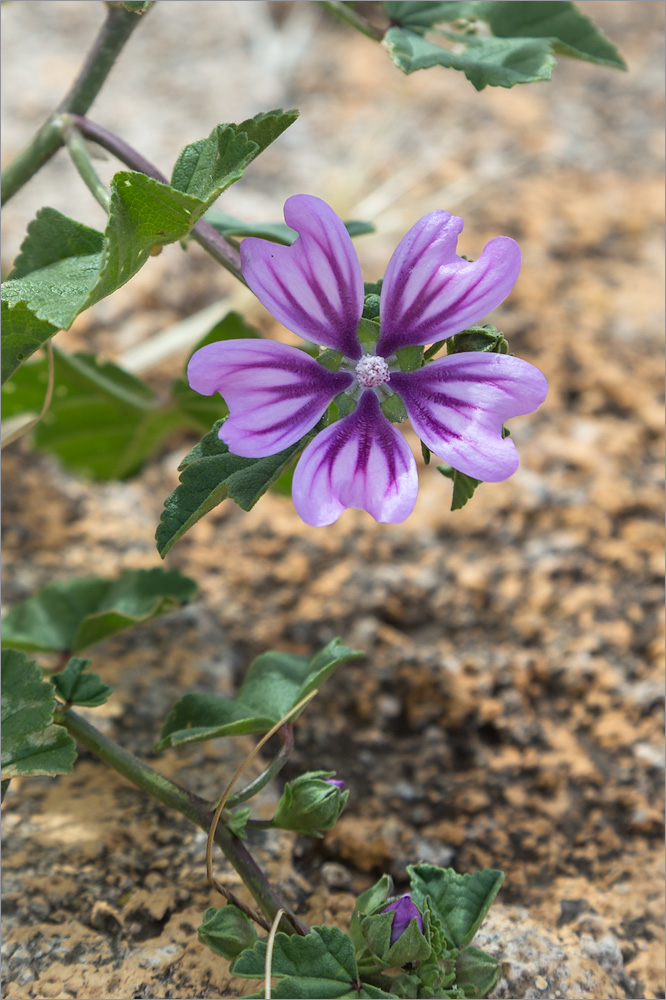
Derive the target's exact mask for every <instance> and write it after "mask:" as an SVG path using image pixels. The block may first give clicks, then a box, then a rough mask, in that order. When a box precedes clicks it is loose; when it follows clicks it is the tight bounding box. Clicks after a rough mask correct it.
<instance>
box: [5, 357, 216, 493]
mask: <svg viewBox="0 0 666 1000" xmlns="http://www.w3.org/2000/svg"><path fill="white" fill-rule="evenodd" d="M53 355H54V384H55V389H54V395H53V399H52V401H51V405H50V407H49V409H48V412H47V413H46V414H45V416H44V418H43V419H42V420H41V421H40V422H39V423H38V424H37V426H36V427H35V428H34V430H33V431H32V433H31V438H32V441H33V444H34V446H35V448H37V449H38V450H40V451H48V452H51V453H53V454H55V455H57V456H58V458H59V459H60V461H61V462H63V463H64V464H65V465H66V466H67V467H68V468H70V469H73V470H74V471H75V472H77V473H79V474H80V475H84V476H86V477H87V478H88V479H124V478H126V477H128V476H132V475H134V474H135V473H137V472H138V471H139V470H140V468H141V467H142V465H143V464H144V462H145V461H146V460H147V459H148V458H149V457H150V456H151V455H153V454H155V452H157V451H158V450H159V449H160V448H161V447H162V446H163V445H164V443H165V441H166V439H168V437H169V436H170V435H171V434H172V433H173V431H174V430H177V429H187V430H193V431H195V432H197V433H201V432H202V431H205V430H206V429H208V428H209V427H210V425H211V423H212V422H213V421H214V420H216V419H217V418H219V417H220V416H221V415H224V414H225V412H226V406H225V404H224V402H223V401H222V400H221V399H220V398H219V397H217V398H216V399H212V398H210V397H208V396H201V395H200V394H199V393H198V392H194V390H193V389H190V387H189V385H188V384H187V382H186V381H185V380H184V379H182V378H178V379H175V381H174V382H173V383H172V386H171V397H170V399H167V400H166V401H165V402H164V403H161V402H160V401H159V399H158V398H157V397H156V396H155V394H154V393H153V391H152V390H151V389H150V388H149V387H148V386H147V385H145V384H144V383H143V382H141V381H140V380H139V379H137V378H135V377H134V376H133V375H131V374H130V373H129V372H126V371H124V370H123V369H122V368H119V367H118V366H117V365H115V364H113V363H112V362H110V361H106V362H104V363H100V362H99V361H98V360H97V359H96V358H95V356H94V355H92V354H84V353H82V352H77V353H76V354H70V355H67V354H63V353H62V352H61V351H59V350H58V349H57V348H55V347H54V349H53ZM47 382H48V363H47V361H46V358H40V359H39V360H38V361H35V362H33V363H31V364H28V365H24V366H23V367H22V368H21V369H20V370H19V371H18V372H16V374H15V375H14V378H13V379H12V380H11V381H10V382H7V383H6V384H5V385H4V386H3V387H2V415H3V417H4V418H6V417H13V416H16V415H18V414H21V413H30V412H32V413H35V414H36V413H39V411H40V409H41V406H42V403H43V401H44V397H45V394H46V387H47Z"/></svg>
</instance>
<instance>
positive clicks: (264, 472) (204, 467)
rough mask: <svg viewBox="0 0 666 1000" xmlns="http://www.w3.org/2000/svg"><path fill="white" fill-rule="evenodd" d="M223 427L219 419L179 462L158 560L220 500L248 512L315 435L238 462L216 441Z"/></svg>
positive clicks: (158, 537) (166, 508) (164, 516)
mask: <svg viewBox="0 0 666 1000" xmlns="http://www.w3.org/2000/svg"><path fill="white" fill-rule="evenodd" d="M223 423H224V421H223V420H218V421H217V422H216V423H215V424H213V427H212V429H211V430H210V431H209V432H208V434H206V435H205V436H204V437H203V438H202V439H201V441H199V442H198V444H196V445H195V446H194V448H193V449H192V451H191V452H190V453H189V454H188V455H186V456H185V458H184V459H183V461H182V462H181V465H180V486H178V487H177V488H176V489H175V490H174V492H173V493H172V494H171V495H170V496H168V497H167V498H166V500H165V501H164V510H163V511H162V516H161V518H160V523H159V524H158V526H157V531H156V533H155V540H156V542H157V551H158V552H159V554H160V555H161V556H162V558H164V556H165V555H166V554H167V552H168V551H169V549H170V548H171V546H172V545H173V544H174V542H176V541H178V539H179V538H182V536H183V535H184V534H185V533H186V532H187V531H189V530H190V528H191V527H192V526H193V525H195V524H196V523H197V521H200V520H201V518H202V517H203V516H204V515H205V514H207V513H208V512H209V511H211V510H213V508H214V507H217V506H218V504H220V503H222V501H223V500H226V499H227V498H230V499H231V500H234V501H235V502H236V503H237V504H238V506H239V507H242V508H243V510H251V509H252V507H254V505H255V504H256V502H257V500H259V499H260V497H262V496H263V495H264V493H265V492H266V491H267V490H268V489H269V487H270V486H272V484H273V483H274V482H276V480H278V479H279V478H280V476H281V475H282V473H283V472H284V471H285V470H286V469H287V468H288V467H289V465H291V463H292V462H293V461H294V460H295V459H296V458H297V457H298V455H299V454H300V453H301V451H302V450H303V449H304V448H305V446H306V445H307V444H308V442H309V441H311V440H312V438H313V436H314V432H311V433H310V434H306V435H305V437H303V438H301V440H300V441H298V442H297V443H296V444H294V445H292V446H291V447H290V448H286V449H285V450H284V451H280V452H278V454H277V455H270V456H269V457H267V458H241V457H240V456H239V455H233V454H232V453H231V452H230V451H229V449H228V447H227V445H226V444H225V443H224V442H223V441H220V439H219V437H218V431H219V429H220V427H221V426H222V424H223Z"/></svg>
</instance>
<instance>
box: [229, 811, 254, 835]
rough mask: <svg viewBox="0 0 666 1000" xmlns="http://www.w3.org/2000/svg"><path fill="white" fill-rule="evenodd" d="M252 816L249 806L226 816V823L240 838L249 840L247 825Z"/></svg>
mask: <svg viewBox="0 0 666 1000" xmlns="http://www.w3.org/2000/svg"><path fill="white" fill-rule="evenodd" d="M249 818H250V810H249V808H248V807H247V806H245V807H244V808H243V809H236V811H235V812H232V813H229V815H228V816H227V817H226V820H225V823H226V825H227V827H228V829H229V830H231V832H232V833H233V834H234V835H235V836H236V837H238V838H239V839H240V840H247V833H246V830H245V828H246V826H247V821H248V820H249Z"/></svg>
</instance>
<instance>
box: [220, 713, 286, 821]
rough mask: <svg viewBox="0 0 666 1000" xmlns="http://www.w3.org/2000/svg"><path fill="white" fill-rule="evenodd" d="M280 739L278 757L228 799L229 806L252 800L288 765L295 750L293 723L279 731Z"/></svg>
mask: <svg viewBox="0 0 666 1000" xmlns="http://www.w3.org/2000/svg"><path fill="white" fill-rule="evenodd" d="M279 733H280V737H281V739H282V746H281V748H280V752H279V753H278V754H277V756H276V757H274V758H273V760H272V761H271V762H270V764H269V765H268V767H266V768H264V770H263V771H262V772H261V774H259V775H257V777H256V778H254V779H253V780H252V781H250V782H248V784H247V785H245V787H244V788H241V790H240V792H236V794H235V795H230V796H229V798H228V799H227V805H228V806H236V805H238V804H239V802H246V801H247V800H248V799H251V798H252V796H253V795H256V794H257V792H260V791H261V789H262V788H264V786H265V785H267V784H268V782H269V781H270V780H271V779H272V778H274V777H275V775H276V774H278V773H279V772H280V771H281V770H282V768H283V767H284V765H285V764H286V763H287V758H288V757H289V754H290V753H291V751H292V750H293V749H294V727H293V725H292V723H291V722H287V724H286V725H284V726H283V727H282V729H280V731H279Z"/></svg>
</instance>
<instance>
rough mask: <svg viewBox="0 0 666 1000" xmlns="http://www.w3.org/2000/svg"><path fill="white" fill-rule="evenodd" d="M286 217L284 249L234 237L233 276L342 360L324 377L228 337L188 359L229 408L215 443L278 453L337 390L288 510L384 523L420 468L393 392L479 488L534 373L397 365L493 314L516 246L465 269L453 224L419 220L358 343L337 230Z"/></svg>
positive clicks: (275, 348)
mask: <svg viewBox="0 0 666 1000" xmlns="http://www.w3.org/2000/svg"><path fill="white" fill-rule="evenodd" d="M284 217H285V220H286V222H287V223H288V225H290V226H291V227H292V228H293V229H296V230H297V231H298V233H299V237H298V239H297V240H296V242H295V243H294V244H293V245H292V246H289V247H286V246H280V245H278V244H276V243H270V242H269V241H267V240H261V239H255V238H247V239H245V240H243V243H242V244H241V261H242V268H243V275H244V277H245V279H246V281H247V283H248V285H249V286H250V288H251V289H252V291H253V292H254V293H255V295H256V296H257V298H258V299H259V300H260V301H261V302H262V303H263V305H264V306H266V308H267V309H268V310H269V312H271V313H272V315H273V316H275V318H276V319H278V320H279V321H280V322H281V323H283V324H284V326H286V327H287V328H288V329H290V330H292V331H293V332H294V333H297V334H299V335H300V336H302V337H304V338H306V339H308V340H311V341H314V342H315V343H316V344H319V345H321V346H323V347H325V348H329V349H332V351H333V352H339V353H338V354H334V355H333V356H332V358H333V361H332V367H333V369H334V370H331V368H329V367H324V365H323V364H319V363H318V361H316V360H315V359H314V358H311V357H310V356H309V355H308V354H305V353H304V352H303V351H300V350H297V349H296V348H295V347H287V346H286V345H284V344H279V343H275V342H273V341H265V340H230V341H223V342H220V343H215V344H208V345H206V346H205V347H202V348H201V349H200V350H198V351H196V352H195V354H194V355H193V357H192V359H191V360H190V363H189V366H188V377H189V381H190V385H191V386H192V388H193V389H195V390H196V391H197V392H200V393H202V394H203V395H206V396H210V395H212V394H213V393H214V392H216V391H217V392H219V393H220V394H221V395H222V396H223V397H224V399H225V400H226V403H227V406H228V407H229V413H230V415H229V417H228V418H227V420H226V421H225V422H224V424H223V425H222V427H221V428H220V432H219V433H220V438H221V439H222V440H223V441H224V442H225V443H226V444H227V445H228V447H229V450H230V451H231V452H233V453H234V454H236V455H241V456H244V457H247V458H263V457H265V456H267V455H274V454H276V453H277V452H279V451H282V450H283V449H285V448H288V447H290V445H293V444H295V443H296V442H297V441H298V440H300V438H302V437H303V435H305V434H307V433H308V432H309V431H311V430H312V428H313V427H314V426H315V424H316V423H317V422H318V421H319V420H320V419H321V417H323V415H324V414H325V413H326V411H327V409H328V407H329V405H330V403H331V402H332V401H333V400H334V399H335V397H336V396H339V395H340V394H343V395H342V397H341V400H342V403H343V405H342V406H341V407H340V411H341V412H342V413H345V412H346V413H347V415H346V416H343V417H342V419H340V420H338V421H337V422H336V423H333V424H330V425H329V426H328V427H326V428H325V429H324V430H322V431H321V432H320V433H319V434H318V435H317V436H316V437H315V438H314V440H313V441H311V442H310V443H309V444H308V446H307V447H306V448H305V451H304V452H303V454H302V456H301V458H300V460H299V462H298V465H297V467H296V470H295V473H294V480H293V488H292V494H293V500H294V505H295V507H296V510H297V511H298V513H299V514H300V516H301V517H302V518H303V520H304V521H306V522H307V523H308V524H312V525H324V524H332V522H333V521H336V520H337V518H338V517H339V516H340V514H341V513H342V511H343V510H344V509H345V508H346V507H356V508H360V509H362V510H366V511H367V512H368V513H369V514H371V515H372V516H373V517H374V518H375V519H376V520H377V521H391V522H394V523H398V522H400V521H404V520H405V518H406V517H408V516H409V514H411V512H412V510H413V508H414V504H415V502H416V494H417V490H418V476H417V472H416V463H415V461H414V456H413V455H412V452H411V449H410V448H409V447H408V445H407V442H406V441H405V439H404V438H403V436H402V434H400V432H399V431H398V430H397V429H396V428H395V427H394V426H393V424H392V423H391V422H390V420H389V419H388V418H387V417H386V416H385V415H384V413H383V412H382V408H383V407H386V408H387V409H388V410H389V412H390V413H391V415H392V416H394V414H395V413H396V406H395V404H396V402H397V405H398V408H399V407H400V403H399V401H396V399H395V398H394V399H391V397H392V396H394V395H397V396H398V397H399V399H400V400H401V401H402V404H404V410H405V411H406V413H407V415H408V417H409V419H410V420H411V423H412V426H413V428H414V430H415V431H416V433H417V434H418V435H419V437H420V438H421V439H422V441H423V442H424V443H425V444H426V445H427V446H428V448H429V449H430V450H431V451H433V452H434V453H435V454H436V455H438V456H439V457H440V458H442V459H443V460H444V461H445V462H447V463H448V464H449V465H451V466H453V468H455V469H458V470H459V471H460V472H464V473H466V474H467V475H469V476H473V477H474V478H475V479H481V480H489V481H491V482H496V481H498V480H501V479H506V478H507V477H508V476H510V475H511V474H512V473H513V472H515V470H516V468H517V466H518V454H517V452H516V448H515V445H514V444H513V441H512V440H511V438H504V439H503V438H502V424H503V423H504V421H505V420H507V419H508V418H509V417H514V416H518V415H519V414H523V413H531V412H532V411H533V410H535V409H536V408H537V407H538V406H539V405H540V403H542V402H543V400H544V399H545V396H546V391H547V383H546V380H545V378H544V376H543V375H542V374H541V372H539V371H538V369H536V368H534V367H533V366H532V365H530V364H528V363H527V362H526V361H521V360H520V359H518V358H514V357H510V356H508V355H500V354H491V353H483V352H477V353H472V352H470V353H461V354H452V355H450V356H448V357H442V358H439V359H437V360H435V361H432V362H429V363H428V364H426V365H424V366H423V367H421V368H418V369H416V370H415V371H405V370H402V368H401V364H400V360H399V359H398V357H396V353H397V352H398V351H400V350H401V348H404V347H411V346H418V345H425V344H432V343H434V342H435V341H437V340H443V339H445V338H446V337H449V336H451V335H452V334H454V333H459V332H460V331H461V330H463V329H465V328H466V327H468V326H470V325H472V324H474V323H477V322H478V321H479V320H481V319H482V318H483V317H484V316H485V315H486V314H487V313H488V312H490V311H491V310H492V309H494V308H495V307H496V306H498V305H499V304H500V302H502V301H503V300H504V299H505V298H506V297H507V295H508V294H509V292H510V291H511V289H512V288H513V286H514V284H515V282H516V279H517V277H518V271H519V269H520V250H519V248H518V245H517V243H515V242H514V241H513V240H512V239H509V238H508V237H506V236H497V237H495V239H493V240H490V242H489V243H487V244H486V246H485V248H484V250H483V252H482V254H481V256H480V257H479V258H478V260H476V261H466V260H463V259H462V258H461V257H458V256H457V254H456V244H457V240H458V235H459V233H460V231H461V230H462V227H463V221H462V219H459V218H457V217H456V216H454V215H451V214H450V213H449V212H443V211H436V212H429V213H428V215H425V216H424V217H423V218H422V219H420V221H419V222H417V223H416V225H415V226H413V227H412V229H410V231H409V232H408V233H407V235H406V236H405V237H404V238H403V239H402V240H401V241H400V243H399V244H398V247H397V248H396V250H395V252H394V254H393V256H392V258H391V260H390V262H389V265H388V268H387V271H386V275H385V277H384V281H383V285H382V290H381V297H380V321H381V323H380V327H379V329H378V333H379V336H378V339H377V340H376V343H369V342H367V341H366V340H364V344H363V346H361V341H360V340H359V323H360V320H361V313H362V311H363V303H364V295H363V279H362V277H361V268H360V265H359V262H358V258H357V256H356V252H355V250H354V248H353V246H352V242H351V239H350V237H349V234H348V233H347V230H346V229H345V227H344V225H343V224H342V222H341V221H340V219H339V218H338V217H337V215H335V213H334V212H333V210H332V209H331V208H329V206H328V205H327V204H326V203H325V202H323V201H321V199H319V198H315V197H313V196H312V195H305V194H301V195H295V196H294V197H292V198H289V199H288V201H287V202H286V204H285V207H284ZM368 326H370V327H371V328H372V329H374V327H375V326H376V324H368V323H367V321H366V329H367V327H368ZM340 356H341V357H340ZM328 358H329V359H330V358H331V355H330V353H329V355H328ZM322 360H324V359H322ZM354 407H355V408H354ZM394 419H398V418H397V417H395V416H394Z"/></svg>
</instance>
